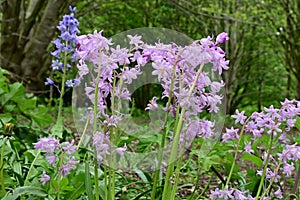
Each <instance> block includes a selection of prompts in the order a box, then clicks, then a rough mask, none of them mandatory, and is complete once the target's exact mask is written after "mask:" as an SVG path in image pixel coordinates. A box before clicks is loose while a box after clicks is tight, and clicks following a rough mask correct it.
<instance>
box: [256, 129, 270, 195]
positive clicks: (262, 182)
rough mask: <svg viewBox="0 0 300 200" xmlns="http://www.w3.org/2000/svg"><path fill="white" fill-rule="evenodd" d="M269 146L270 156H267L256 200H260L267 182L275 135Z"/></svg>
mask: <svg viewBox="0 0 300 200" xmlns="http://www.w3.org/2000/svg"><path fill="white" fill-rule="evenodd" d="M269 145H270V146H269V149H268V155H267V158H266V162H265V166H264V169H263V174H262V175H261V179H260V183H259V186H258V190H257V193H256V197H255V200H258V199H259V195H260V193H261V190H262V187H263V185H264V182H265V176H266V172H267V167H268V163H269V159H270V155H271V150H272V145H273V134H272V135H271V139H270V144H269Z"/></svg>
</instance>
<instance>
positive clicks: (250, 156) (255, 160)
mask: <svg viewBox="0 0 300 200" xmlns="http://www.w3.org/2000/svg"><path fill="white" fill-rule="evenodd" d="M242 160H247V161H251V162H253V163H254V164H256V165H257V166H258V167H261V166H262V164H263V161H262V160H261V159H260V158H259V157H257V156H255V155H253V154H249V153H245V154H244V155H243V157H242Z"/></svg>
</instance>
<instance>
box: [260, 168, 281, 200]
mask: <svg viewBox="0 0 300 200" xmlns="http://www.w3.org/2000/svg"><path fill="white" fill-rule="evenodd" d="M281 164H282V163H281V162H280V163H279V164H278V166H277V168H276V170H275V173H274V176H273V177H272V179H271V181H270V184H269V186H268V187H267V189H266V190H265V191H264V193H263V194H262V195H261V197H260V199H264V197H265V196H266V194H267V193H268V191H269V190H270V189H271V187H272V184H273V183H274V181H275V178H276V176H277V174H278V172H279V170H280V166H281Z"/></svg>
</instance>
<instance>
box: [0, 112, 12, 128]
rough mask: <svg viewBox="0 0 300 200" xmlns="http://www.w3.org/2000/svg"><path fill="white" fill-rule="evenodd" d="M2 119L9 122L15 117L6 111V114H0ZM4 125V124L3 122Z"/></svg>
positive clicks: (3, 121)
mask: <svg viewBox="0 0 300 200" xmlns="http://www.w3.org/2000/svg"><path fill="white" fill-rule="evenodd" d="M0 120H1V122H2V123H3V124H6V123H8V122H10V121H11V120H13V117H12V115H11V114H10V113H4V114H0ZM1 126H2V124H1Z"/></svg>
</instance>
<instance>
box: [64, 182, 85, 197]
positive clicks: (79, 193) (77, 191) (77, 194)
mask: <svg viewBox="0 0 300 200" xmlns="http://www.w3.org/2000/svg"><path fill="white" fill-rule="evenodd" d="M84 191H85V185H84V183H81V184H80V185H79V186H77V187H76V189H75V190H74V191H72V192H71V193H70V194H69V195H68V196H67V197H66V199H78V197H80V196H82V193H84Z"/></svg>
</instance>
